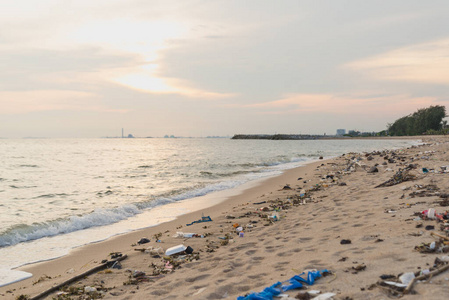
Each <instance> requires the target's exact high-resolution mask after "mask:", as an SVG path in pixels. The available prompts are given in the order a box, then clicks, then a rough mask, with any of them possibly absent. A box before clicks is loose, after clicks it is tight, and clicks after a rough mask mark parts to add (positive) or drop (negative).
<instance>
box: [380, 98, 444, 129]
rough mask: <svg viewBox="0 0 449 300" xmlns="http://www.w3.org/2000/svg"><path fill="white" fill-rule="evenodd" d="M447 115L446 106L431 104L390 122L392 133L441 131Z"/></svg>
mask: <svg viewBox="0 0 449 300" xmlns="http://www.w3.org/2000/svg"><path fill="white" fill-rule="evenodd" d="M445 117H447V115H446V107H445V106H442V105H435V106H430V107H429V108H421V109H418V110H417V111H416V112H415V113H413V114H411V115H408V116H405V117H402V118H399V119H397V120H396V121H395V122H394V123H393V124H388V125H387V128H388V133H389V134H390V135H397V136H404V135H421V134H426V133H427V132H441V133H442V131H443V126H445V125H446V121H443V118H445Z"/></svg>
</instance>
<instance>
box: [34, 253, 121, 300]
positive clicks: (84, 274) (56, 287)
mask: <svg viewBox="0 0 449 300" xmlns="http://www.w3.org/2000/svg"><path fill="white" fill-rule="evenodd" d="M127 257H128V256H127V255H126V254H125V255H123V256H121V257H119V258H117V259H113V260H109V261H107V262H105V263H104V264H101V265H99V266H96V267H94V268H92V269H90V270H88V271H86V272H84V273H82V274H79V275H77V276H75V277H72V278H70V279H67V280H66V281H64V282H63V283H60V284H58V285H56V286H54V287H51V288H50V289H48V290H46V291H44V292H42V293H40V294H39V295H36V296H34V297H31V298H30V300H39V299H43V298H44V297H46V296H48V295H50V294H51V293H54V292H56V291H57V290H59V289H60V288H62V287H63V286H65V285H68V284H71V283H72V282H75V281H77V280H80V279H82V278H84V277H86V276H89V275H91V274H93V273H96V272H99V271H101V270H103V269H106V268H110V267H112V266H113V265H114V264H115V263H117V262H119V261H122V260H124V259H126V258H127Z"/></svg>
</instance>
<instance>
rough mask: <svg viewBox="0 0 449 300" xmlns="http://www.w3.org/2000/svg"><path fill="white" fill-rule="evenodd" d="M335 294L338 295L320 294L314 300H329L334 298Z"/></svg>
mask: <svg viewBox="0 0 449 300" xmlns="http://www.w3.org/2000/svg"><path fill="white" fill-rule="evenodd" d="M335 295H337V294H335V293H324V294H321V295H319V296H316V297H315V298H313V299H312V300H329V299H332V297H334V296H335Z"/></svg>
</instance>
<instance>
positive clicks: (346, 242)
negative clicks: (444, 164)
mask: <svg viewBox="0 0 449 300" xmlns="http://www.w3.org/2000/svg"><path fill="white" fill-rule="evenodd" d="M340 244H341V245H346V244H351V240H344V239H343V240H341V241H340Z"/></svg>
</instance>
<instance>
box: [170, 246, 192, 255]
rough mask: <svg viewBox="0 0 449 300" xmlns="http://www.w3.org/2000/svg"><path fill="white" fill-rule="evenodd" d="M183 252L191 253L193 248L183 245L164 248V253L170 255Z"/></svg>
mask: <svg viewBox="0 0 449 300" xmlns="http://www.w3.org/2000/svg"><path fill="white" fill-rule="evenodd" d="M183 252H185V253H187V254H192V252H193V249H192V247H190V246H187V247H186V246H184V245H177V246H173V247H171V248H168V249H167V250H165V255H167V256H170V255H174V254H180V253H183Z"/></svg>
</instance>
